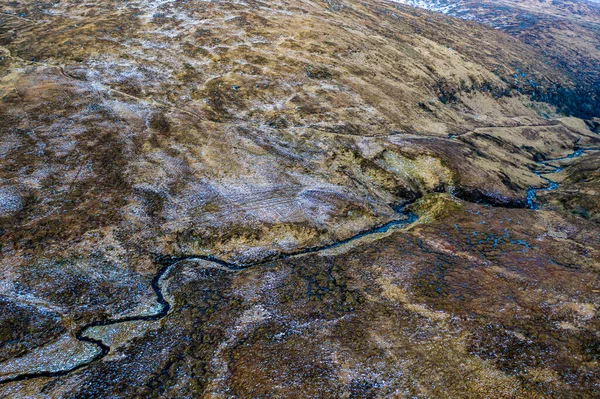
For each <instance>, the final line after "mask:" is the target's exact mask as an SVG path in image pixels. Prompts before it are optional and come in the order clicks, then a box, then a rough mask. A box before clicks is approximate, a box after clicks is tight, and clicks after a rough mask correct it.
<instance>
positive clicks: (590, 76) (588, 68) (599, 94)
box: [392, 0, 600, 118]
mask: <svg viewBox="0 0 600 399" xmlns="http://www.w3.org/2000/svg"><path fill="white" fill-rule="evenodd" d="M392 1H394V2H397V3H402V4H408V5H411V6H415V7H421V8H424V9H428V10H432V11H435V12H441V13H444V14H446V15H451V16H454V17H458V18H462V19H465V20H469V21H475V22H478V23H482V24H485V25H488V26H491V27H493V28H495V29H500V30H502V31H504V32H507V33H509V34H511V35H513V36H515V37H518V38H519V39H520V40H522V41H523V42H525V43H527V44H530V45H532V46H534V47H535V48H537V49H538V50H539V51H540V52H542V53H543V54H544V55H545V56H547V57H548V60H549V62H551V63H552V64H553V65H554V66H556V67H558V68H560V69H562V70H564V71H565V72H566V73H568V74H569V76H570V77H571V80H572V81H573V83H574V86H560V85H558V86H556V88H555V90H554V92H553V93H552V95H551V96H550V98H549V100H550V101H551V102H552V103H554V104H555V105H557V106H558V107H559V108H560V109H561V111H562V112H565V113H569V114H573V115H577V116H580V117H584V118H592V117H596V118H598V117H600V68H598V64H599V63H600V44H599V43H600V4H599V3H598V2H597V1H595V2H594V1H588V0H516V1H514V0H502V1H485V0H484V1H480V0H477V1H471V0H392ZM530 78H531V76H527V72H523V71H518V72H517V73H516V74H515V76H514V79H515V80H523V81H525V82H526V81H527V80H528V79H530ZM525 85H526V86H529V87H527V91H528V92H530V93H532V94H534V95H539V94H538V93H536V85H535V84H533V85H528V84H527V82H526V83H525Z"/></svg>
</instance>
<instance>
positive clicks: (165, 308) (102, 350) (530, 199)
mask: <svg viewBox="0 0 600 399" xmlns="http://www.w3.org/2000/svg"><path fill="white" fill-rule="evenodd" d="M589 151H600V148H582V149H577V150H575V151H574V152H573V153H572V154H569V155H567V156H564V157H560V158H553V159H548V160H544V161H538V163H539V164H540V165H542V166H544V167H546V168H551V169H552V170H551V171H550V172H547V173H543V172H538V171H533V172H534V173H535V174H536V175H537V176H539V177H541V178H542V179H544V180H546V181H547V182H548V185H547V186H545V187H532V188H529V189H528V190H527V205H528V207H529V208H530V209H538V208H539V205H538V204H536V202H535V199H536V192H537V191H552V190H556V189H557V188H558V186H559V184H558V183H557V182H555V181H553V180H551V179H549V178H547V177H544V176H543V175H547V174H554V173H558V172H560V171H562V170H563V169H562V168H561V167H559V166H555V165H552V163H553V162H559V161H562V160H566V159H572V158H577V157H579V156H581V155H583V154H584V153H586V152H589ZM408 205H410V204H407V205H405V206H403V207H401V208H396V209H394V210H395V211H396V212H397V213H398V215H401V216H404V218H402V219H396V220H392V221H390V222H387V223H385V224H383V225H380V226H378V227H375V228H372V229H369V230H367V231H364V232H362V233H359V234H357V235H355V236H352V237H350V238H348V239H345V240H342V241H336V242H334V243H331V244H328V245H323V246H317V247H310V248H305V249H302V250H299V251H297V252H291V253H279V254H276V255H273V256H271V257H268V258H266V259H262V260H260V261H258V262H254V263H248V264H235V263H231V262H227V261H225V260H222V259H219V258H216V257H213V256H185V257H170V258H162V259H161V260H159V263H160V265H161V268H160V269H159V270H158V272H157V273H156V274H155V275H154V277H153V279H152V283H151V286H152V289H153V290H154V293H155V294H156V301H157V302H158V304H159V307H160V308H159V310H158V311H157V312H155V313H154V314H151V315H145V316H128V317H122V318H114V319H107V320H102V321H96V322H92V323H89V324H86V325H84V326H82V327H80V328H79V329H78V330H77V331H76V332H75V338H76V339H77V340H79V341H80V342H85V343H89V344H92V345H94V346H96V348H97V349H98V352H97V353H96V355H95V356H93V357H92V358H89V359H87V360H85V361H84V362H82V363H80V364H78V365H76V366H74V367H71V368H68V369H64V370H57V371H41V372H34V373H24V374H19V375H16V376H14V377H9V378H6V379H4V380H0V384H6V383H9V382H15V381H23V380H29V379H33V378H40V377H58V376H62V375H66V374H69V373H71V372H73V371H76V370H78V369H81V368H83V367H86V366H88V365H90V364H91V363H93V362H95V361H97V360H100V359H102V358H104V357H106V356H107V355H108V353H109V352H110V347H109V346H108V345H106V344H105V343H104V342H102V341H101V340H98V339H95V338H92V337H90V336H88V335H86V333H87V332H88V331H89V330H90V329H92V328H94V327H101V326H110V325H114V324H119V323H125V322H130V321H156V320H160V319H162V318H163V317H165V316H166V315H167V314H168V313H169V311H170V310H171V304H170V303H169V302H168V301H167V300H166V299H165V297H164V294H163V291H162V279H163V277H164V276H165V275H166V274H167V273H168V272H169V271H170V270H171V268H172V267H173V266H175V265H176V264H178V263H179V262H182V261H185V260H204V261H208V262H212V263H215V264H217V265H219V266H220V267H223V268H225V269H228V270H230V271H240V270H243V269H246V268H249V267H252V266H258V265H262V264H265V263H268V262H272V261H275V260H280V259H287V258H291V257H294V256H299V255H304V254H309V253H315V252H320V251H324V250H327V249H332V248H336V247H339V246H342V245H345V244H348V243H350V242H352V241H356V240H358V239H360V238H362V237H365V236H369V235H372V234H376V233H385V232H387V231H388V230H390V229H391V228H393V227H397V226H404V225H409V224H412V223H413V222H415V221H417V216H416V215H415V214H413V213H411V212H409V211H408V210H407V207H408Z"/></svg>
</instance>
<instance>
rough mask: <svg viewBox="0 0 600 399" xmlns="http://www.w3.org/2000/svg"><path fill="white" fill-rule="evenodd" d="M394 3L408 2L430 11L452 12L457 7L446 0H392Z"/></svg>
mask: <svg viewBox="0 0 600 399" xmlns="http://www.w3.org/2000/svg"><path fill="white" fill-rule="evenodd" d="M390 1H392V2H394V3H400V4H406V5H409V6H413V7H418V8H423V9H425V10H429V11H435V12H440V13H442V14H450V13H451V12H452V11H454V9H455V8H456V7H457V5H456V4H448V2H447V1H446V0H390Z"/></svg>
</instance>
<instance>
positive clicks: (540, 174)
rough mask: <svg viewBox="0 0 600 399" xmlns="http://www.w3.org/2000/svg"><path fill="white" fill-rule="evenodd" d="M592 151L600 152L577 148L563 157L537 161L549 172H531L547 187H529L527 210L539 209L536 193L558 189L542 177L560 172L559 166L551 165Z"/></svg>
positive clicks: (550, 181) (548, 179) (549, 180)
mask: <svg viewBox="0 0 600 399" xmlns="http://www.w3.org/2000/svg"><path fill="white" fill-rule="evenodd" d="M592 151H600V148H596V147H588V148H578V149H576V150H575V151H573V152H572V153H571V154H569V155H566V156H564V157H559V158H552V159H546V160H544V161H537V163H539V164H540V165H542V166H545V167H547V168H551V169H552V170H551V171H550V172H538V171H536V170H533V171H532V172H533V173H535V174H536V175H537V176H538V177H540V178H542V179H544V180H546V181H547V182H548V185H547V186H545V187H530V188H529V189H528V190H527V206H528V207H529V209H539V205H538V204H536V203H535V199H536V192H538V191H554V190H556V189H557V188H558V186H559V183H557V182H555V181H554V180H552V179H550V178H548V177H545V176H544V175H552V174H555V173H559V172H562V170H563V168H561V167H560V166H556V165H552V163H554V162H560V161H564V160H567V159H573V158H578V157H580V156H582V155H583V154H585V153H586V152H592Z"/></svg>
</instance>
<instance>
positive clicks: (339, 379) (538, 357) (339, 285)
mask: <svg viewBox="0 0 600 399" xmlns="http://www.w3.org/2000/svg"><path fill="white" fill-rule="evenodd" d="M414 209H415V210H416V212H418V213H419V215H420V219H419V220H420V223H417V224H415V225H413V226H411V227H409V228H408V229H407V230H405V231H397V232H391V233H388V234H383V235H378V236H372V237H367V238H365V239H364V240H363V241H362V242H359V243H357V244H356V245H351V246H346V247H342V248H338V249H336V250H332V251H328V252H327V251H326V252H322V253H319V254H312V255H305V256H300V257H295V258H290V259H286V260H282V261H276V262H272V263H269V264H266V265H263V266H261V267H256V268H250V269H246V270H242V271H231V270H227V269H225V268H223V267H221V266H219V265H216V264H214V263H212V262H206V261H200V260H199V261H194V260H190V261H182V262H179V263H178V264H176V265H175V266H174V267H173V268H172V269H171V271H170V272H169V273H168V274H167V275H166V276H165V282H164V290H165V291H166V293H167V295H166V297H167V298H168V299H169V301H171V303H172V304H173V308H172V310H171V313H170V314H169V315H168V316H166V317H165V318H164V319H162V320H160V321H159V322H139V323H138V324H136V325H130V326H128V327H127V329H126V330H127V331H128V333H127V334H125V338H123V332H122V331H119V329H118V328H117V329H115V330H112V331H108V332H104V333H103V334H99V335H98V336H102V337H104V341H105V342H112V343H113V344H112V348H113V349H112V350H111V352H110V354H109V356H108V357H107V358H106V359H105V360H104V361H102V362H97V363H94V364H92V365H90V366H89V367H87V368H85V369H82V370H79V371H77V372H74V373H72V374H69V375H67V376H64V377H59V378H56V379H52V380H50V379H44V378H41V379H38V380H37V381H31V382H29V383H28V384H23V385H18V384H17V385H14V386H10V385H8V386H4V387H3V392H4V394H5V395H12V396H15V397H19V396H22V397H68V398H89V397H132V398H136V397H139V398H151V397H172V398H184V397H190V398H194V397H207V398H208V397H224V398H229V397H240V398H250V397H255V398H258V397H299V396H302V397H314V398H317V397H319V398H328V397H356V398H370V397H422V398H430V397H469V398H478V397H481V398H485V397H490V395H493V396H494V397H498V398H514V397H524V398H529V397H530V398H535V397H561V398H566V397H573V398H575V397H577V398H584V397H589V398H592V397H594V396H595V393H594V392H595V391H596V385H597V382H598V378H599V377H600V376H599V375H598V373H599V370H600V369H599V368H598V361H599V358H598V356H599V351H598V348H599V342H600V341H599V338H598V336H597V331H598V323H599V320H598V316H597V306H598V305H597V300H598V294H599V293H600V279H599V278H598V267H599V265H600V263H599V261H600V240H599V236H598V235H597V234H596V232H597V226H596V225H595V223H593V222H589V221H585V220H583V219H581V218H576V217H560V216H558V215H557V214H556V213H553V212H546V211H542V212H531V211H529V210H522V209H505V208H497V207H495V208H494V207H486V206H481V205H474V204H471V203H466V202H463V201H460V200H457V199H453V198H451V197H449V196H447V195H434V196H431V197H426V198H424V199H423V200H421V201H419V202H417V204H416V205H415V206H414ZM127 335H129V336H127ZM115 337H121V338H118V339H115ZM36 391H37V392H41V393H38V395H35V394H34V392H36ZM28 395H31V396H28Z"/></svg>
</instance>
